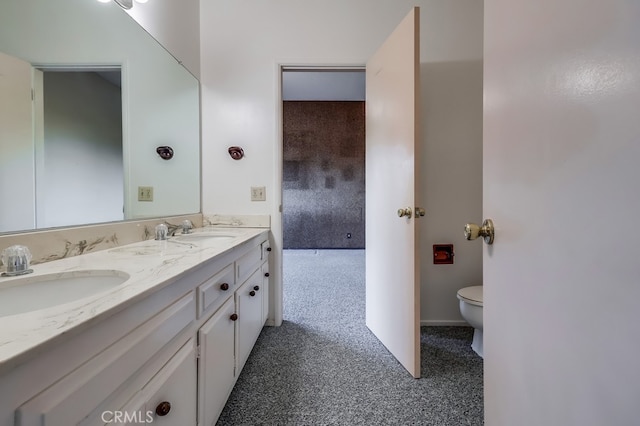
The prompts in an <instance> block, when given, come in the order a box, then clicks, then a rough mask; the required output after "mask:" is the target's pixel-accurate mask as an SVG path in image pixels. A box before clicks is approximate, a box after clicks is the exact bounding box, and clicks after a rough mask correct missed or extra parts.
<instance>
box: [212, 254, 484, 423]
mask: <svg viewBox="0 0 640 426" xmlns="http://www.w3.org/2000/svg"><path fill="white" fill-rule="evenodd" d="M364 263H365V260H364V251H363V250H318V251H315V250H286V251H285V252H284V286H285V288H284V309H285V313H284V318H285V321H284V324H283V325H282V326H281V327H265V328H264V330H263V331H262V334H261V335H260V337H259V338H258V341H257V343H256V346H255V347H254V349H253V352H252V353H251V355H250V357H249V360H248V361H247V364H246V365H245V367H244V370H243V371H242V374H241V375H240V377H239V378H238V381H237V384H236V386H235V388H234V390H233V392H232V394H231V396H230V398H229V400H228V402H227V405H226V407H225V408H224V411H223V412H222V414H221V416H220V419H219V420H218V425H296V426H297V425H429V426H431V425H433V426H462V425H482V424H483V407H482V406H483V398H482V359H481V358H480V357H479V356H477V355H476V354H475V353H474V352H473V351H472V350H471V348H470V346H469V345H470V344H471V338H472V332H473V329H471V328H470V327H422V336H421V341H422V343H421V345H422V378H421V379H414V378H412V377H411V376H410V375H409V373H408V372H407V371H406V370H405V369H404V368H403V367H402V366H401V365H400V364H399V363H398V362H397V361H396V360H395V359H394V358H393V356H391V355H390V354H389V352H388V351H387V350H386V348H385V347H384V346H383V345H382V344H381V343H380V342H379V341H378V340H377V339H376V338H375V337H374V336H373V334H372V333H371V332H370V331H369V329H368V328H367V327H366V325H365V323H364V315H365V310H364V309H365V308H364V291H365V290H364Z"/></svg>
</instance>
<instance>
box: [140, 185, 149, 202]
mask: <svg viewBox="0 0 640 426" xmlns="http://www.w3.org/2000/svg"><path fill="white" fill-rule="evenodd" d="M138 201H153V186H139V187H138Z"/></svg>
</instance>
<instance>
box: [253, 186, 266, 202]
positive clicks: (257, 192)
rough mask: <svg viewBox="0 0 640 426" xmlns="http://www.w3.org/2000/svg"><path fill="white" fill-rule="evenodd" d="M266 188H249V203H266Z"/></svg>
mask: <svg viewBox="0 0 640 426" xmlns="http://www.w3.org/2000/svg"><path fill="white" fill-rule="evenodd" d="M266 192H267V191H266V188H265V187H264V186H252V187H251V201H266V200H267V195H266Z"/></svg>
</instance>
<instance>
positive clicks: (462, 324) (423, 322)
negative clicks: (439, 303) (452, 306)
mask: <svg viewBox="0 0 640 426" xmlns="http://www.w3.org/2000/svg"><path fill="white" fill-rule="evenodd" d="M420 326H423V327H426V326H429V327H438V326H457V327H471V326H470V325H469V324H467V322H466V321H465V320H420Z"/></svg>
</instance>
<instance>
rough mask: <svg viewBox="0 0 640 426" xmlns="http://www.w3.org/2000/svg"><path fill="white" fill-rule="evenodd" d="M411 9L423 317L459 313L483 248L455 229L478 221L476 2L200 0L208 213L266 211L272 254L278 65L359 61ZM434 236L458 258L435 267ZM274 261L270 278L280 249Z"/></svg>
mask: <svg viewBox="0 0 640 426" xmlns="http://www.w3.org/2000/svg"><path fill="white" fill-rule="evenodd" d="M414 5H418V6H420V7H421V28H422V35H421V56H422V66H421V75H422V77H421V78H422V109H423V121H422V126H423V130H422V137H423V140H424V143H425V145H426V149H424V159H423V171H422V173H421V176H422V179H423V182H424V184H425V193H426V194H425V197H424V198H425V199H426V200H427V205H426V206H425V207H426V209H427V216H426V218H425V221H426V225H424V226H423V229H424V233H423V235H422V236H421V243H422V246H423V250H424V251H423V253H422V255H423V258H424V263H423V266H422V277H423V289H422V315H421V317H422V320H423V321H427V322H430V323H438V322H450V321H459V320H461V318H460V316H459V310H458V301H457V299H456V291H457V290H458V289H459V288H460V287H463V286H466V285H471V284H478V283H479V282H480V281H481V277H482V258H481V244H480V243H479V242H478V241H475V242H466V241H464V238H463V236H462V229H463V226H464V224H465V223H466V222H469V221H481V219H482V218H481V213H482V209H481V206H482V201H481V200H482V198H481V197H482V164H481V152H482V30H483V23H482V20H483V4H482V2H481V1H477V0H451V1H446V2H445V1H437V0H421V1H417V2H415V1H411V0H394V1H375V2H372V1H370V0H327V1H322V2H318V1H311V0H279V1H261V2H252V1H247V0H237V1H228V2H218V1H213V0H202V1H201V17H200V22H201V24H200V28H201V32H200V33H201V51H202V54H201V67H202V68H201V85H202V88H201V90H202V163H203V175H202V180H203V188H202V190H203V212H204V213H205V214H270V215H271V217H272V230H273V235H274V243H275V249H276V250H275V251H276V253H277V252H278V250H279V249H280V248H281V247H282V238H281V232H282V227H281V216H280V213H279V212H278V207H279V204H280V202H281V191H280V185H281V176H280V175H279V173H280V164H279V161H280V155H281V153H280V152H281V123H280V121H279V120H280V111H279V108H280V104H279V96H280V95H279V90H280V87H279V81H280V76H279V65H364V64H365V63H366V61H367V59H368V58H369V56H371V55H372V53H373V52H374V51H375V49H376V48H377V46H379V45H380V44H381V43H382V41H383V40H384V39H385V38H386V36H387V35H388V34H390V33H391V31H392V30H393V29H394V28H395V26H396V25H397V24H398V23H399V22H400V21H401V20H402V18H403V17H404V16H405V15H406V14H407V13H408V12H409V10H410V9H411V7H413V6H414ZM231 145H240V146H242V147H243V148H244V150H245V153H246V157H245V159H243V160H242V161H233V160H232V159H231V158H230V157H229V155H228V154H227V152H226V150H227V147H229V146H231ZM257 185H264V186H266V187H267V201H266V202H251V201H250V187H251V186H257ZM420 220H423V219H420ZM435 243H453V244H455V248H456V263H455V264H454V265H438V266H436V265H433V264H432V261H431V246H432V245H433V244H435ZM274 266H275V268H274V270H275V273H274V274H273V276H274V280H275V283H276V284H277V283H279V282H280V281H281V273H280V270H281V259H280V258H279V257H278V256H276V258H275V265H274Z"/></svg>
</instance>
